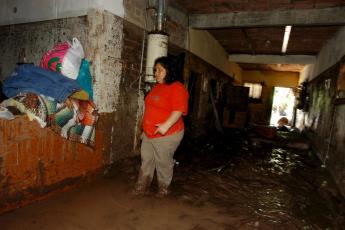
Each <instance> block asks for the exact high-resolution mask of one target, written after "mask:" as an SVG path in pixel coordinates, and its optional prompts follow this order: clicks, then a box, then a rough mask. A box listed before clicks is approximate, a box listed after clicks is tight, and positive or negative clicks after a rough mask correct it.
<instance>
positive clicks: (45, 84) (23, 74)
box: [3, 64, 81, 102]
mask: <svg viewBox="0 0 345 230" xmlns="http://www.w3.org/2000/svg"><path fill="white" fill-rule="evenodd" d="M80 89H81V88H80V86H79V84H78V83H77V81H75V80H72V79H69V78H67V77H65V76H63V75H61V74H58V73H56V72H53V71H50V70H46V69H43V68H41V67H38V66H34V65H32V64H24V65H20V66H17V67H16V70H15V72H14V73H12V74H11V76H10V77H8V78H7V79H5V81H4V84H3V92H4V94H5V95H6V96H7V97H9V98H10V97H14V96H16V95H18V94H20V93H34V94H38V95H39V94H43V95H47V96H50V97H52V98H54V99H55V100H57V101H58V102H64V101H65V100H66V99H67V97H69V96H70V95H71V94H72V93H74V92H76V91H79V90H80Z"/></svg>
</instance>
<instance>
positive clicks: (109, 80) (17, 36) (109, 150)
mask: <svg viewBox="0 0 345 230" xmlns="http://www.w3.org/2000/svg"><path fill="white" fill-rule="evenodd" d="M0 31H1V32H0V45H1V48H0V51H1V53H2V55H1V57H0V68H1V75H0V76H1V78H0V79H1V80H3V79H4V78H5V77H6V76H8V75H9V74H10V73H11V72H13V70H14V67H15V64H16V63H17V62H22V61H23V60H22V58H23V56H25V58H26V61H27V62H32V63H34V64H38V63H39V61H40V58H41V56H42V55H43V53H44V52H46V51H47V50H48V49H50V48H52V47H53V45H54V44H56V43H58V42H61V41H65V40H66V39H71V38H72V37H77V38H78V39H79V40H80V41H81V43H82V44H83V46H84V50H85V54H86V58H88V59H89V60H90V61H91V73H92V75H93V77H94V81H95V82H94V95H95V102H96V106H97V107H98V109H99V112H100V118H99V121H98V123H97V127H96V141H97V143H98V144H97V146H96V149H94V150H92V149H89V148H88V147H86V146H85V145H80V146H79V144H76V143H71V142H69V141H66V140H64V139H62V138H61V137H59V136H58V135H56V134H49V135H48V134H42V135H40V134H39V135H40V136H39V138H38V137H37V138H36V136H35V135H29V136H28V135H26V136H25V134H24V133H22V132H24V131H25V130H31V129H32V133H47V132H48V131H47V130H46V129H41V128H37V127H35V125H36V124H35V123H34V122H29V121H27V120H25V119H24V117H21V118H18V119H19V120H15V121H9V122H4V123H2V126H3V127H1V128H0V133H1V135H2V136H1V138H3V139H2V140H1V141H4V140H5V139H6V141H5V142H2V143H1V145H0V147H1V148H0V158H1V161H2V164H1V169H0V175H1V176H0V178H1V181H0V186H1V188H2V189H3V190H2V191H8V192H6V194H1V203H3V202H5V201H6V202H10V203H11V201H13V202H15V203H16V204H17V203H18V202H22V203H30V202H31V201H33V200H35V199H39V198H40V197H43V196H45V194H46V193H50V192H52V191H54V190H58V189H62V188H64V187H65V185H67V184H68V185H71V184H73V183H75V182H77V181H80V179H82V178H84V177H85V176H86V175H88V174H93V173H98V172H100V171H102V170H104V169H105V168H106V167H107V166H109V165H111V164H112V163H113V162H114V161H115V160H116V159H118V158H121V157H125V156H128V155H130V154H131V153H132V152H133V133H134V125H133V123H135V116H132V115H131V114H135V111H136V106H137V104H136V103H137V95H136V94H135V93H133V94H132V91H131V92H129V91H128V90H127V89H125V88H126V87H127V85H126V84H128V82H131V79H130V78H129V77H128V76H127V75H126V74H123V73H122V71H124V69H128V66H129V69H128V71H132V70H136V69H137V68H136V66H135V65H134V66H131V65H130V64H129V62H134V61H133V60H130V59H128V58H127V59H126V57H123V56H122V55H123V53H122V48H123V44H124V40H123V39H124V36H123V19H121V18H119V17H117V16H115V15H113V14H111V13H108V12H101V11H96V10H91V11H90V12H88V15H87V16H85V17H84V16H83V17H77V18H67V19H58V20H52V21H45V22H36V23H29V24H20V25H11V26H3V27H1V29H0ZM140 45H141V43H140ZM138 50H140V48H138ZM133 55H135V54H133ZM138 56H139V55H138ZM122 58H124V59H122ZM135 63H139V62H135ZM124 78H126V79H124ZM129 114H130V115H129ZM14 124H16V125H15V126H16V127H15V128H11V129H10V128H9V127H11V125H14ZM4 130H7V131H6V132H5V131H4ZM14 130H15V131H16V132H15V133H12V132H14ZM118 134H121V135H118ZM4 135H5V136H4ZM50 135H51V136H53V137H50ZM4 138H5V139H4ZM38 139H39V140H38ZM54 143H57V144H54ZM36 144H38V145H39V147H38V146H36ZM18 146H19V147H18ZM64 146H66V147H64ZM62 148H63V149H64V148H66V149H69V150H68V151H67V150H66V151H64V150H63V149H62ZM5 150H6V151H5ZM88 154H89V155H88ZM46 155H47V157H46ZM63 155H64V156H65V157H62V156H63ZM18 156H20V158H18ZM61 158H64V159H66V158H69V159H72V160H71V161H67V160H66V161H63V160H62V161H57V160H54V159H61ZM9 159H20V160H13V161H12V160H9ZM52 159H53V160H52ZM76 161H78V162H79V163H78V165H79V166H78V165H77V164H76ZM8 162H12V163H8ZM13 162H15V163H13ZM24 163H25V165H24ZM13 165H14V166H13ZM76 165H77V166H76ZM13 167H22V168H23V170H24V169H28V170H27V171H28V172H25V171H23V173H22V174H20V175H19V174H15V172H16V170H13ZM54 173H55V174H54ZM48 174H51V175H50V176H49V177H46V176H44V178H45V181H44V183H37V181H35V180H36V179H37V178H41V177H42V175H48ZM34 178H36V179H34ZM21 181H23V183H26V184H25V186H22V185H21V183H22V182H21ZM66 181H69V183H65V182H66ZM31 191H32V192H31ZM35 191H45V192H40V193H37V192H35ZM26 192H29V193H30V194H31V195H30V196H27V195H25V194H27V193H26ZM23 194H24V195H23ZM5 195H6V196H5ZM13 197H14V198H13Z"/></svg>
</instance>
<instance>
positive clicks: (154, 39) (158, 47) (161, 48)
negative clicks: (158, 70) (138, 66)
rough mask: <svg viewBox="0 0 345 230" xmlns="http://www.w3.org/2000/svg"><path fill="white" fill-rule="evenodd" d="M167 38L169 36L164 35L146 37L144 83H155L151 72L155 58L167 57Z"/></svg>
mask: <svg viewBox="0 0 345 230" xmlns="http://www.w3.org/2000/svg"><path fill="white" fill-rule="evenodd" d="M168 38H169V36H168V35H167V34H165V33H150V34H149V35H148V40H147V55H146V75H145V82H150V83H154V82H156V79H155V77H154V72H153V67H154V62H155V60H156V59H157V58H159V57H163V56H164V57H165V56H167V55H168Z"/></svg>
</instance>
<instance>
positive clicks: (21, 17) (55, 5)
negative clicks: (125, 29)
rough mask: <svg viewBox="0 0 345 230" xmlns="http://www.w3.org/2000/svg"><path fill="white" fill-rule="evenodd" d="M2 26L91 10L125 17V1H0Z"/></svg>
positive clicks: (64, 16) (79, 14) (79, 13)
mask: <svg viewBox="0 0 345 230" xmlns="http://www.w3.org/2000/svg"><path fill="white" fill-rule="evenodd" d="M0 5H1V9H0V25H10V24H19V23H28V22H37V21H45V20H52V19H59V18H66V17H77V16H84V15H86V14H87V12H88V10H89V9H92V8H93V9H98V10H107V11H109V12H111V13H113V14H115V15H117V16H120V17H123V16H124V7H123V0H25V1H23V0H0Z"/></svg>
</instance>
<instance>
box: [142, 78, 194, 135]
mask: <svg viewBox="0 0 345 230" xmlns="http://www.w3.org/2000/svg"><path fill="white" fill-rule="evenodd" d="M187 110H188V92H187V90H186V89H185V87H184V86H183V84H181V83H180V82H174V83H172V84H170V85H168V84H156V85H155V86H154V87H153V89H152V90H151V92H150V93H149V94H148V95H147V96H146V99H145V112H144V120H143V129H144V132H145V134H146V136H147V137H148V138H156V137H161V136H162V135H161V134H159V133H157V134H156V135H154V132H155V131H156V129H157V127H156V125H157V124H162V123H164V122H165V121H166V120H167V119H168V117H169V116H170V114H171V113H172V112H173V111H180V112H182V115H187ZM183 129H184V123H183V118H182V116H181V117H180V118H179V119H178V120H177V122H176V123H175V124H174V125H173V126H171V127H170V129H169V130H168V132H167V133H166V134H165V135H164V136H168V135H172V134H174V133H177V132H179V131H181V130H183Z"/></svg>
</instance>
